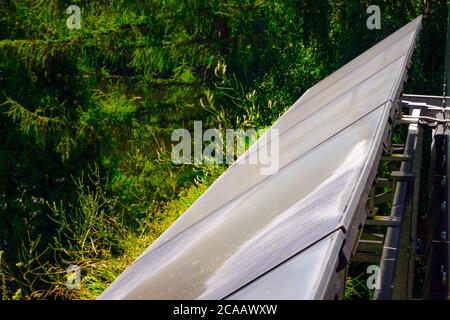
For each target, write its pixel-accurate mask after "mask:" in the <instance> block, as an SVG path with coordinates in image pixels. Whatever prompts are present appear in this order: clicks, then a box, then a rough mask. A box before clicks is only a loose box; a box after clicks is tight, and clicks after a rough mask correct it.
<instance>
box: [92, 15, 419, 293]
mask: <svg viewBox="0 0 450 320" xmlns="http://www.w3.org/2000/svg"><path fill="white" fill-rule="evenodd" d="M420 25H421V17H418V18H416V19H415V20H413V21H412V22H410V23H409V24H407V25H406V26H404V27H403V28H401V29H400V30H398V31H397V32H395V33H394V34H392V35H391V36H389V37H388V38H386V39H385V40H383V41H381V42H380V43H378V44H377V45H375V46H374V47H372V48H371V49H369V50H368V51H366V52H365V53H363V54H362V55H360V56H359V57H357V58H356V59H354V60H353V61H351V62H350V63H348V64H347V65H345V66H344V67H342V68H340V69H339V70H338V71H336V72H334V73H333V74H332V75H330V76H329V77H327V78H326V79H324V80H322V81H321V82H319V83H318V84H316V85H315V86H313V87H312V88H310V89H309V90H308V91H307V92H306V93H305V94H304V95H303V96H302V97H301V98H300V99H299V100H298V101H297V102H296V103H295V104H294V105H293V106H292V107H291V108H290V109H289V110H288V111H287V112H286V113H285V114H284V115H283V116H282V117H281V118H280V119H278V120H277V121H276V122H275V123H274V125H273V126H272V128H273V129H279V133H280V134H279V140H278V143H279V170H278V172H276V173H275V174H273V175H270V176H266V175H262V174H261V165H260V164H246V159H248V157H250V156H251V155H252V154H253V153H255V152H257V151H258V150H257V149H258V148H261V146H262V145H264V143H255V144H254V145H253V146H252V147H250V148H249V150H248V151H247V152H245V153H244V154H243V155H242V156H241V157H240V158H239V159H238V160H237V161H236V162H235V163H234V164H233V165H232V166H230V167H229V168H228V169H227V170H226V171H225V172H224V174H222V176H220V177H219V179H218V180H217V181H216V182H215V183H214V184H213V185H212V186H211V187H210V188H209V189H208V190H207V191H206V192H205V193H204V195H203V196H202V197H200V198H199V199H198V200H197V201H196V202H195V203H194V204H193V205H192V206H191V207H190V208H189V209H188V210H187V211H186V212H185V213H184V214H183V215H182V216H181V217H180V218H179V219H178V220H177V221H176V222H175V223H174V224H173V225H172V226H171V227H170V228H169V229H168V230H167V231H166V232H165V233H164V234H162V235H161V237H160V238H159V239H157V240H156V241H155V243H153V244H152V245H151V246H150V247H149V248H148V249H147V250H146V251H145V252H144V253H143V254H142V255H141V256H140V257H139V258H138V259H137V260H136V261H135V262H134V263H133V264H132V265H131V266H130V267H129V268H128V269H127V270H125V271H124V272H123V273H122V275H121V276H120V277H119V278H118V279H117V280H116V281H115V282H114V283H113V284H112V285H111V286H110V287H109V288H108V289H107V290H106V291H105V292H104V293H103V295H102V296H101V297H100V298H101V299H325V298H333V297H334V295H335V294H336V292H337V290H338V284H337V282H338V280H337V273H336V270H337V268H338V265H339V263H340V260H342V259H343V257H344V259H345V258H348V255H349V252H350V251H351V248H352V247H353V244H354V242H355V240H356V234H357V231H358V228H359V227H360V225H361V223H363V222H364V219H365V213H364V210H363V209H364V204H365V201H366V198H367V193H368V190H369V188H370V186H371V184H372V181H373V178H374V175H375V172H376V168H377V166H378V162H379V159H380V156H381V151H382V148H383V143H385V142H386V141H387V139H388V136H389V130H390V124H391V122H392V119H393V116H394V115H395V113H396V110H397V101H396V100H397V98H398V95H399V94H400V91H401V89H402V86H403V83H404V81H405V79H406V75H407V69H408V65H409V63H410V59H411V55H412V52H413V49H414V46H415V43H416V39H417V37H418V33H419V29H420ZM268 132H270V130H269V131H268ZM266 134H267V136H263V137H261V141H266V142H265V144H267V146H268V147H269V146H270V144H272V143H274V141H272V140H271V136H270V135H269V134H268V133H266Z"/></svg>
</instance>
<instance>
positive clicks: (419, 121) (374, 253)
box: [352, 95, 450, 299]
mask: <svg viewBox="0 0 450 320" xmlns="http://www.w3.org/2000/svg"><path fill="white" fill-rule="evenodd" d="M402 99H403V101H402V107H403V110H404V111H406V112H408V113H409V115H410V116H408V117H402V116H401V117H400V121H398V119H397V120H396V123H397V124H401V123H405V124H408V125H409V126H408V135H407V140H406V143H405V145H404V146H402V145H391V146H390V147H389V148H388V150H389V152H387V153H386V154H385V155H383V157H382V160H384V161H397V162H401V168H400V170H399V171H393V172H391V174H390V178H389V179H386V178H378V179H376V181H375V183H374V187H373V188H372V190H371V192H370V194H369V198H368V201H367V205H366V211H367V220H366V223H365V225H366V226H378V227H386V233H385V234H377V235H375V234H373V233H368V232H367V231H366V232H364V234H363V236H362V237H361V239H360V240H359V242H358V248H357V250H356V252H355V255H354V257H353V258H352V260H353V261H358V262H364V263H371V264H377V263H380V273H379V276H380V279H379V282H378V283H379V284H380V285H379V287H378V288H377V289H376V290H375V299H412V298H416V297H414V296H413V294H414V293H413V287H414V279H415V268H416V266H415V262H416V249H417V229H418V219H419V208H420V205H421V203H420V194H421V192H428V190H421V176H422V175H423V174H424V173H423V172H422V157H423V156H422V153H423V147H424V137H423V133H424V130H430V129H432V130H433V133H434V134H433V137H434V139H433V146H434V148H435V149H436V152H435V153H434V154H433V155H432V156H431V158H432V162H435V163H431V164H430V168H431V175H432V176H433V177H434V180H433V181H434V183H433V192H432V196H431V202H432V204H431V206H430V210H429V214H428V215H429V217H428V220H429V224H430V232H428V233H429V234H430V235H431V236H430V239H429V241H428V247H429V248H432V250H429V251H430V252H431V253H430V255H429V257H428V258H426V257H424V259H425V260H426V261H428V267H427V270H428V275H427V277H426V279H425V282H426V283H428V285H425V292H424V294H423V297H424V298H434V299H436V298H438V299H444V298H445V299H447V298H449V297H450V296H449V295H448V292H449V291H450V290H449V280H448V275H449V272H448V266H449V264H450V261H449V259H450V246H449V237H448V234H449V230H450V219H449V217H450V208H449V205H448V199H449V198H450V189H449V188H448V179H447V173H448V172H450V161H447V159H450V138H447V137H448V136H449V135H450V129H449V128H450V124H449V123H448V122H449V121H448V119H450V108H448V107H447V101H450V98H448V97H445V98H443V97H438V96H420V95H403V96H402ZM399 151H400V152H402V153H399ZM376 187H391V191H386V190H384V192H382V193H379V194H377V193H376V192H375V190H376V189H375V188H376ZM389 201H392V209H391V214H390V216H384V215H381V214H380V213H379V210H378V206H379V205H380V204H381V203H384V202H389ZM437 211H439V215H438V214H437V213H436V212H437ZM436 248H439V249H436ZM416 295H417V293H416Z"/></svg>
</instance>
